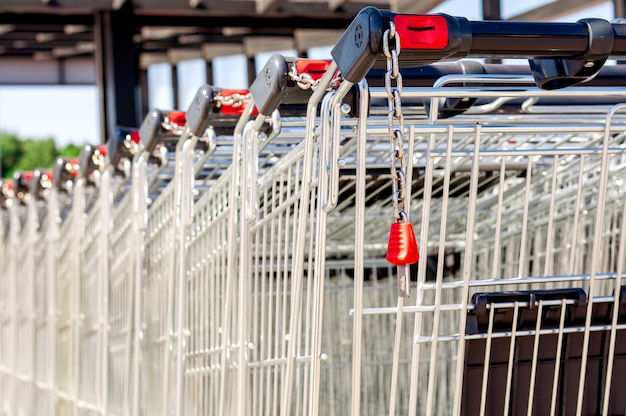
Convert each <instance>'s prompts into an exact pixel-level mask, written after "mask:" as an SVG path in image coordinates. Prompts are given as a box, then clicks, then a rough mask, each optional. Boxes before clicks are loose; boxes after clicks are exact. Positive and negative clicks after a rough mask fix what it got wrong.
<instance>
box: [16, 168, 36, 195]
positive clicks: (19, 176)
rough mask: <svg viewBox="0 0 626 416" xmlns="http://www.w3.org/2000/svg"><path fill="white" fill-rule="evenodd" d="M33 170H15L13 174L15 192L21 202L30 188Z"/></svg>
mask: <svg viewBox="0 0 626 416" xmlns="http://www.w3.org/2000/svg"><path fill="white" fill-rule="evenodd" d="M32 179H33V172H15V173H14V174H13V193H14V195H15V197H16V198H17V199H19V200H20V201H21V202H23V200H24V196H26V194H27V193H28V191H29V189H30V184H31V182H32Z"/></svg>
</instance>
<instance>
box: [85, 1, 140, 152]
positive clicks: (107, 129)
mask: <svg viewBox="0 0 626 416" xmlns="http://www.w3.org/2000/svg"><path fill="white" fill-rule="evenodd" d="M130 3H131V2H125V4H124V6H122V7H121V8H120V9H119V10H113V11H103V12H98V13H96V15H95V28H94V29H95V41H96V77H97V86H98V92H99V104H100V136H101V141H102V142H105V141H106V140H107V139H108V138H109V137H110V135H111V134H112V132H113V129H114V128H115V127H116V126H128V127H133V126H138V125H139V123H140V121H141V120H140V117H139V109H140V108H141V103H140V94H139V91H138V85H139V54H138V51H137V48H136V46H135V43H134V42H133V37H134V35H135V32H136V28H135V26H134V23H133V21H134V19H133V12H132V6H131V4H130Z"/></svg>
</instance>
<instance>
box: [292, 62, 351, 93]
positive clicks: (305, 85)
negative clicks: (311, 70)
mask: <svg viewBox="0 0 626 416" xmlns="http://www.w3.org/2000/svg"><path fill="white" fill-rule="evenodd" d="M289 78H290V80H291V81H293V82H295V83H296V85H297V86H298V87H299V88H300V89H303V90H313V91H315V89H316V88H317V86H318V85H319V83H320V80H321V79H314V78H313V76H312V75H311V74H307V73H306V72H304V73H301V74H299V73H298V69H297V68H296V66H295V65H292V66H291V69H290V70H289ZM341 81H342V79H341V76H340V75H338V74H335V77H334V78H333V81H332V82H331V84H330V86H329V88H333V87H336V86H338V85H339V84H341Z"/></svg>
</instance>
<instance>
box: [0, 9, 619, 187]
mask: <svg viewBox="0 0 626 416" xmlns="http://www.w3.org/2000/svg"><path fill="white" fill-rule="evenodd" d="M367 5H374V6H376V7H379V8H390V9H393V10H396V11H401V12H409V13H440V12H441V13H448V14H451V15H456V16H464V17H467V18H470V19H486V20H487V19H489V20H492V19H507V20H534V21H576V20H578V19H580V18H586V17H599V18H604V19H608V20H611V19H614V18H615V17H616V16H624V15H625V14H624V8H625V7H626V0H614V1H597V0H553V1H546V0H525V1H516V0H446V1H441V0H370V1H366V0H132V1H131V0H90V1H83V0H0V163H1V165H0V175H1V176H2V177H10V176H11V175H12V172H13V171H14V170H16V169H17V170H29V169H33V168H35V167H48V166H51V165H52V162H53V161H54V159H55V157H56V156H58V155H64V156H73V155H77V154H78V153H79V151H80V149H81V148H82V147H83V146H84V145H85V144H98V143H101V142H104V141H106V139H107V137H109V135H110V134H111V132H112V131H113V128H114V127H115V126H118V125H123V126H128V127H136V126H138V125H139V124H140V122H141V119H142V118H143V115H144V114H145V113H146V112H147V110H148V109H149V108H153V107H156V108H160V109H164V110H176V109H180V110H185V109H186V108H187V106H188V104H189V102H190V101H191V99H192V97H193V95H194V94H195V93H196V91H197V90H198V88H199V86H201V85H202V84H205V83H209V84H211V85H215V86H218V87H222V88H228V89H240V88H247V87H248V85H249V84H250V82H251V80H253V79H254V77H255V75H256V71H258V70H259V69H260V68H261V67H262V66H263V65H264V64H265V62H266V61H267V58H268V57H269V56H270V55H271V54H272V53H274V52H280V53H283V54H285V55H291V56H295V55H299V56H305V57H309V58H314V59H324V58H330V50H331V47H330V46H328V45H333V44H334V43H335V42H336V40H337V39H338V37H339V36H340V35H341V33H342V31H343V29H345V28H346V27H347V26H348V25H349V23H350V21H351V19H352V18H353V17H354V16H355V15H356V13H358V11H359V10H360V9H361V8H362V7H365V6H367Z"/></svg>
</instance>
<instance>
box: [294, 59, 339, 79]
mask: <svg viewBox="0 0 626 416" xmlns="http://www.w3.org/2000/svg"><path fill="white" fill-rule="evenodd" d="M330 62H331V61H329V60H324V59H319V60H300V61H296V71H297V72H298V74H309V75H310V76H311V78H312V79H313V80H314V81H317V80H318V79H321V78H322V77H323V76H324V74H325V73H326V70H328V67H329V66H330Z"/></svg>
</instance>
